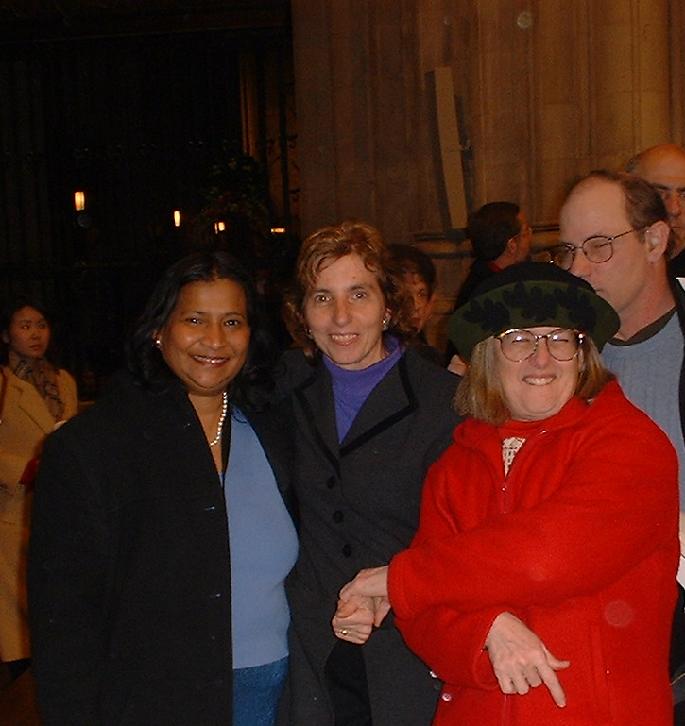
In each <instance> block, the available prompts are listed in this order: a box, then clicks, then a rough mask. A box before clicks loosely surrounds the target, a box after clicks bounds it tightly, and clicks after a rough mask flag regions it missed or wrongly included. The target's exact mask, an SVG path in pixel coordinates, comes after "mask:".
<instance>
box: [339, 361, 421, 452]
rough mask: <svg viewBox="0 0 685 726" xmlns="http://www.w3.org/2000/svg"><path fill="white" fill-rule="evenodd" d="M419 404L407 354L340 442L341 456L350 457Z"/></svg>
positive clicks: (367, 402)
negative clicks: (408, 369) (411, 378)
mask: <svg viewBox="0 0 685 726" xmlns="http://www.w3.org/2000/svg"><path fill="white" fill-rule="evenodd" d="M417 405H418V403H417V400H416V396H415V395H414V391H413V388H412V386H411V383H410V381H409V374H408V371H407V354H406V353H405V354H403V355H402V357H401V358H400V359H399V361H398V362H397V365H396V366H394V367H393V368H391V369H390V370H389V371H388V373H387V374H386V376H385V377H384V378H383V380H382V381H381V382H380V383H379V384H378V385H377V386H376V387H375V388H374V389H373V391H371V393H370V395H369V397H368V398H367V399H366V401H365V402H364V405H363V406H362V407H361V410H360V411H359V413H358V414H357V416H356V417H355V419H354V421H353V422H352V426H351V428H350V430H349V431H348V432H347V436H345V438H344V440H343V442H342V444H341V445H340V456H341V457H342V456H346V455H347V454H349V453H351V452H352V451H354V450H355V449H357V448H359V447H360V446H363V445H364V444H366V443H367V442H368V441H370V440H371V439H373V438H374V436H378V434H380V433H382V432H383V431H385V430H386V429H387V428H389V427H390V426H393V425H394V424H396V423H397V422H398V421H400V420H401V419H403V418H405V416H409V415H410V414H411V413H412V412H413V411H415V410H416V408H417Z"/></svg>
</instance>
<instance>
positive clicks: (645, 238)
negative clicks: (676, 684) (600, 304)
mask: <svg viewBox="0 0 685 726" xmlns="http://www.w3.org/2000/svg"><path fill="white" fill-rule="evenodd" d="M559 222H560V243H559V245H557V246H556V247H553V248H552V249H551V250H550V253H551V255H552V260H553V261H554V262H555V263H556V264H557V265H559V266H560V267H562V268H563V269H565V270H569V271H570V272H572V273H573V274H574V275H577V276H578V277H581V278H583V279H584V280H587V282H589V283H590V284H591V285H592V287H593V288H594V290H595V292H597V293H598V294H599V295H601V296H602V297H603V298H604V299H605V300H607V301H608V302H609V303H610V304H611V305H612V307H613V308H614V309H615V310H616V312H617V313H618V315H619V318H620V321H621V326H620V328H619V331H618V333H617V335H616V337H615V338H614V339H613V340H610V341H609V343H608V344H607V345H606V346H605V347H604V350H603V351H602V358H603V359H604V362H605V363H606V365H607V367H608V368H609V369H610V370H611V371H613V372H614V373H615V374H616V376H617V377H618V380H619V382H620V383H621V386H622V387H623V390H624V391H625V393H626V395H627V396H628V398H629V399H630V400H631V401H632V402H633V403H634V404H635V405H636V406H638V407H639V408H641V409H642V410H643V411H645V412H646V413H647V414H649V415H650V416H651V417H652V418H653V419H654V420H655V421H656V422H657V423H658V424H659V426H660V427H661V428H662V429H663V430H664V431H665V432H666V433H667V434H668V435H669V438H670V439H671V443H672V444H673V446H674V447H675V449H676V452H677V454H678V460H679V463H680V510H681V516H680V521H681V526H680V536H681V558H680V563H681V567H680V569H679V573H678V579H679V581H680V583H681V584H685V559H683V554H685V515H684V514H683V513H684V512H685V370H684V367H683V361H684V357H685V356H684V350H685V338H684V335H683V330H685V295H684V294H683V291H682V290H677V289H676V288H675V287H673V286H672V285H671V281H670V279H669V274H668V271H667V260H668V252H669V250H670V248H671V246H672V243H673V242H672V237H673V232H672V231H671V228H670V226H669V216H668V213H667V210H666V208H665V206H664V202H663V200H662V197H661V196H660V194H659V192H658V191H657V190H656V188H655V187H654V186H652V185H651V184H650V183H649V182H647V181H645V180H644V179H641V178H639V177H637V176H632V175H630V174H625V173H613V172H593V173H591V174H589V175H588V176H586V177H585V178H583V179H581V180H580V181H579V182H578V183H577V184H576V185H575V186H574V187H573V189H572V190H571V192H570V194H569V195H568V197H567V198H566V201H565V202H564V205H563V207H562V209H561V214H560V219H559ZM684 647H685V622H684V621H683V609H682V602H681V603H680V604H679V607H678V609H677V615H676V623H675V624H674V641H673V644H672V657H673V662H672V667H673V669H674V671H675V670H676V669H677V668H678V666H680V665H681V664H682V663H683V656H684V653H685V651H684V650H683V648H684ZM683 722H684V721H677V723H683Z"/></svg>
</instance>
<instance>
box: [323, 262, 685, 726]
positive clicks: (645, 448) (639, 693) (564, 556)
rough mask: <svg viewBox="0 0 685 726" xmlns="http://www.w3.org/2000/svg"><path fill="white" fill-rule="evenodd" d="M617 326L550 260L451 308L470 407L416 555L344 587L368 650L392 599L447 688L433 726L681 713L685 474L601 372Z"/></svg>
mask: <svg viewBox="0 0 685 726" xmlns="http://www.w3.org/2000/svg"><path fill="white" fill-rule="evenodd" d="M617 328H618V318H617V317H616V314H615V313H614V311H613V310H612V309H611V308H610V307H609V305H608V304H607V303H606V302H605V301H603V300H602V299H601V298H599V297H598V296H597V295H595V294H594V292H593V291H592V289H591V288H590V286H589V285H588V284H587V283H585V282H584V281H582V280H580V279H578V278H575V277H573V276H572V275H570V274H565V273H563V271H561V270H559V269H557V268H555V267H553V266H551V265H543V264H540V263H523V264H522V265H516V266H513V267H511V268H508V269H507V270H505V271H504V272H502V273H500V274H498V275H497V276H495V277H494V278H493V279H492V280H490V281H488V282H487V283H485V285H483V286H481V288H480V290H479V293H478V294H477V295H476V297H475V298H472V300H471V301H470V302H469V303H468V304H467V305H466V306H464V307H462V308H461V309H460V310H458V311H457V313H455V315H454V318H453V320H452V323H451V337H452V338H453V340H454V342H455V343H456V345H457V348H458V350H459V352H460V354H461V355H462V356H463V357H466V358H467V359H470V361H471V363H470V369H469V372H468V374H467V375H466V377H465V378H464V379H463V381H462V383H461V384H460V388H459V391H458V393H457V404H458V406H459V407H460V408H461V410H462V411H463V412H465V413H468V414H470V418H469V419H468V420H467V421H466V422H464V423H463V424H462V425H461V426H459V427H457V429H456V430H455V434H454V443H453V444H452V446H451V447H450V448H449V449H448V450H447V451H446V452H445V453H444V454H443V456H442V457H441V458H440V459H439V460H438V461H437V462H436V463H435V464H434V465H433V467H432V468H431V470H430V472H429V474H428V478H427V480H426V483H425V486H424V494H423V501H422V509H421V524H420V527H419V530H418V533H417V535H416V538H415V540H414V542H413V543H412V546H411V547H410V548H409V549H408V550H405V551H404V552H401V553H400V554H398V555H396V556H395V557H394V558H393V560H392V561H391V563H390V566H389V568H387V567H386V568H374V569H372V570H363V571H362V572H361V573H360V574H359V575H358V576H357V578H355V580H353V581H352V583H350V584H348V585H347V586H346V587H345V588H343V590H342V591H341V600H340V604H339V608H338V612H337V613H336V615H335V617H334V619H333V626H334V629H335V631H336V634H337V635H338V637H340V638H343V639H346V640H349V641H351V642H357V643H360V642H363V641H364V640H365V639H366V638H367V637H369V635H370V637H373V634H371V633H372V617H371V613H374V616H375V624H378V622H380V620H382V618H383V616H384V614H385V612H386V611H387V609H388V607H389V606H391V607H392V610H393V611H394V614H395V618H396V624H397V626H398V628H399V629H400V631H401V632H402V634H403V636H404V638H405V640H406V641H407V643H408V644H409V646H410V647H411V648H412V649H413V650H414V651H415V652H416V653H417V654H418V655H419V656H420V657H421V658H422V659H423V660H424V661H425V662H426V664H427V665H428V666H430V668H431V669H432V670H433V671H434V672H435V673H436V677H437V678H440V679H441V680H442V681H444V687H443V691H442V695H441V701H440V705H439V708H438V711H437V715H436V718H435V721H434V723H435V724H439V725H440V726H447V725H448V724H454V725H455V726H456V725H457V724H459V726H470V725H474V726H475V725H477V726H488V725H489V724H507V725H514V726H518V725H521V726H524V725H525V726H550V725H553V724H558V725H561V724H564V725H566V724H568V725H571V724H574V725H576V724H577V725H578V726H580V725H581V724H583V725H584V726H587V725H589V724H596V725H599V724H607V725H608V724H615V725H618V724H622V725H623V724H631V725H632V726H638V725H640V724H642V725H644V726H661V725H663V726H665V725H666V724H670V723H672V718H673V717H672V705H671V696H670V689H669V682H668V648H669V639H670V627H671V618H672V614H673V606H674V602H675V597H676V587H675V572H676V566H677V560H678V543H677V520H678V497H677V478H676V472H677V465H676V459H675V454H674V452H673V449H672V447H671V445H670V443H669V442H668V440H667V438H666V436H665V435H664V434H663V433H662V432H661V430H660V429H659V428H658V427H657V426H656V425H655V424H654V423H653V422H652V421H651V420H650V419H649V418H647V417H646V416H645V415H644V414H642V413H641V412H640V411H638V410H637V409H636V408H635V407H634V406H632V405H631V404H630V403H629V402H628V401H627V399H626V398H625V396H624V395H623V393H622V391H621V389H620V387H619V385H618V384H617V383H616V382H615V381H613V380H612V376H611V374H610V373H608V372H607V371H606V369H604V367H603V366H602V364H601V361H600V358H599V355H598V349H601V347H602V346H603V344H604V343H605V342H606V340H607V339H608V338H609V337H611V336H612V335H613V334H614V333H615V332H616V330H617ZM386 597H387V598H388V599H389V604H388V601H387V600H385V599H384V598H386ZM371 598H375V599H371Z"/></svg>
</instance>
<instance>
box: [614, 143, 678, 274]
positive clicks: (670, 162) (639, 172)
mask: <svg viewBox="0 0 685 726" xmlns="http://www.w3.org/2000/svg"><path fill="white" fill-rule="evenodd" d="M626 171H627V172H629V173H631V174H635V175H636V176H640V177H642V178H643V179H646V180H647V181H648V182H649V183H650V184H652V185H653V186H654V187H655V188H656V190H657V191H658V192H659V194H660V195H661V198H662V199H663V200H664V205H665V206H666V211H667V212H668V221H669V223H670V225H671V229H672V230H673V231H674V233H675V246H674V248H673V250H672V251H671V256H672V259H671V264H670V266H671V272H672V273H673V274H674V275H675V276H677V277H683V276H685V149H683V148H682V147H681V146H677V145H676V144H659V145H658V146H652V147H650V148H649V149H645V150H644V151H642V152H640V153H639V154H638V155H637V156H634V157H633V158H632V159H631V160H630V161H629V162H628V163H627V164H626Z"/></svg>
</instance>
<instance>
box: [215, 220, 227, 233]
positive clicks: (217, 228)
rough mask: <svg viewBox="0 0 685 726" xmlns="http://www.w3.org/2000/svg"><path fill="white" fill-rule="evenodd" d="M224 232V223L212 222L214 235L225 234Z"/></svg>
mask: <svg viewBox="0 0 685 726" xmlns="http://www.w3.org/2000/svg"><path fill="white" fill-rule="evenodd" d="M225 231H226V222H222V221H221V220H219V221H218V222H214V234H219V232H225Z"/></svg>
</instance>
